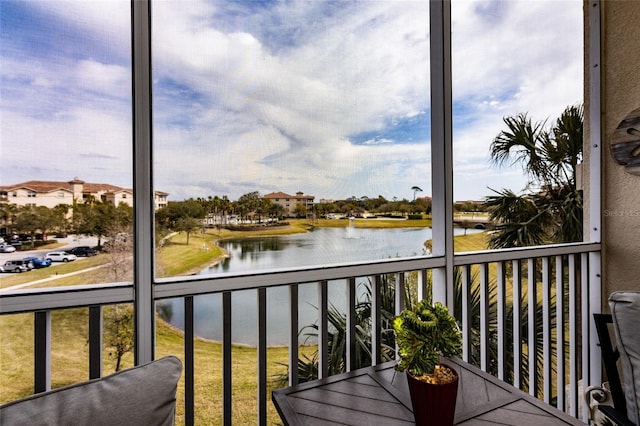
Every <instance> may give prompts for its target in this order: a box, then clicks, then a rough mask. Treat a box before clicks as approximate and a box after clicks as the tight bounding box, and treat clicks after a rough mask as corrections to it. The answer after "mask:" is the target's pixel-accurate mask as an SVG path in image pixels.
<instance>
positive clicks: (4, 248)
mask: <svg viewBox="0 0 640 426" xmlns="http://www.w3.org/2000/svg"><path fill="white" fill-rule="evenodd" d="M14 251H16V248H15V247H14V246H10V245H9V244H0V253H13V252H14Z"/></svg>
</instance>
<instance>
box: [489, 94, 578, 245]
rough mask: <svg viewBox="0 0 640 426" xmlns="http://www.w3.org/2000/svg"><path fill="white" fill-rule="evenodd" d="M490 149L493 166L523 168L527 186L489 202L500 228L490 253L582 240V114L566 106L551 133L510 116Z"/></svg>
mask: <svg viewBox="0 0 640 426" xmlns="http://www.w3.org/2000/svg"><path fill="white" fill-rule="evenodd" d="M504 123H505V125H506V126H507V129H506V130H503V131H501V132H500V133H499V134H498V136H496V138H495V139H494V140H493V142H492V144H491V160H492V162H493V164H494V165H496V166H498V167H502V166H505V165H506V166H514V165H515V166H520V167H522V170H523V171H524V173H525V174H526V175H527V176H528V178H529V182H528V185H527V187H526V188H525V190H524V191H523V193H522V194H515V193H514V192H513V191H511V190H508V189H503V190H501V191H496V190H493V191H494V192H495V194H496V195H491V196H489V197H487V199H486V201H485V204H486V206H487V207H488V208H489V209H490V212H491V216H490V218H491V220H493V221H495V222H497V223H498V225H497V226H496V228H495V232H494V233H493V234H492V235H491V237H490V238H489V245H490V247H491V248H506V247H516V246H520V247H522V246H530V245H538V244H545V243H553V242H575V241H582V193H581V191H580V190H578V189H577V186H576V175H577V167H578V164H579V163H580V161H581V160H582V139H583V111H582V107H581V106H569V107H567V108H566V109H565V110H564V112H563V113H562V115H561V116H560V118H558V119H557V120H556V122H555V123H554V124H553V126H552V127H551V128H550V129H546V127H545V125H546V122H539V123H532V122H531V119H530V118H529V117H528V116H527V114H518V115H517V116H515V117H506V118H505V119H504Z"/></svg>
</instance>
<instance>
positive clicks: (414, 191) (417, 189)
mask: <svg viewBox="0 0 640 426" xmlns="http://www.w3.org/2000/svg"><path fill="white" fill-rule="evenodd" d="M411 190H412V191H413V201H415V200H416V192H422V188H420V187H419V186H412V187H411Z"/></svg>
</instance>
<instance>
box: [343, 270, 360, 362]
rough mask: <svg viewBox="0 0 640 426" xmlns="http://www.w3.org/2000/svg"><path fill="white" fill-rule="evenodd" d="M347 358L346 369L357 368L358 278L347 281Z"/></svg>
mask: <svg viewBox="0 0 640 426" xmlns="http://www.w3.org/2000/svg"><path fill="white" fill-rule="evenodd" d="M346 292H347V297H346V299H347V330H346V332H347V353H346V355H347V360H346V367H347V368H346V370H347V371H351V370H355V369H356V341H357V340H356V304H357V303H358V301H357V298H356V279H355V278H349V279H348V281H347V291H346Z"/></svg>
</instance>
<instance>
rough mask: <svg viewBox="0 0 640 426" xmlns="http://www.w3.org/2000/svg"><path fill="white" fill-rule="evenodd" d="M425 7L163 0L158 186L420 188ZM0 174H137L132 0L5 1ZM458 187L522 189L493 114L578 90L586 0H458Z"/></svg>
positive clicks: (539, 109)
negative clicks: (498, 155)
mask: <svg viewBox="0 0 640 426" xmlns="http://www.w3.org/2000/svg"><path fill="white" fill-rule="evenodd" d="M427 4H428V2H425V1H414V0H408V1H399V0H398V1H357V2H356V1H321V0H308V1H240V0H238V1H224V2H223V1H206V0H183V1H166V0H163V1H157V2H154V3H153V4H152V12H153V30H154V33H153V44H152V49H153V79H154V89H153V90H154V99H153V102H154V104H153V106H154V143H155V145H154V160H155V164H154V170H155V176H154V182H155V184H156V187H157V189H160V190H163V191H166V192H169V193H170V194H171V195H170V199H174V200H177V199H183V198H186V197H200V196H204V197H206V196H208V195H228V196H229V197H230V198H232V199H236V198H237V197H239V196H240V195H242V194H244V193H247V192H251V191H259V192H261V193H263V194H264V193H267V192H271V191H283V192H287V193H295V192H296V191H303V192H304V193H306V194H311V195H315V196H316V198H317V199H320V198H333V199H340V198H345V197H349V196H353V195H355V196H364V195H366V196H368V197H377V196H378V195H383V196H384V197H387V198H389V199H392V198H394V197H397V198H407V199H412V197H413V192H412V191H411V189H410V188H411V187H413V186H416V185H417V186H419V187H421V188H423V190H424V194H429V193H430V185H431V182H430V164H429V163H430V158H429V157H430V154H429V142H430V141H429V137H430V136H429V129H430V122H429V120H430V118H429V117H430V109H429V108H430V106H429V74H428V65H429V54H428V52H429V31H428V8H427ZM0 8H1V9H0V16H1V18H0V19H2V27H1V39H0V42H1V46H0V56H1V57H2V59H1V60H2V68H1V70H0V72H1V80H0V84H1V87H0V89H1V91H2V98H1V101H0V113H1V114H2V129H1V134H0V136H1V146H0V149H1V151H0V155H1V156H2V162H3V170H2V173H1V174H0V184H2V185H8V184H14V183H18V182H21V181H26V180H31V179H41V180H70V179H72V178H73V177H75V176H78V177H80V178H82V179H84V180H86V181H90V182H108V183H113V184H116V185H121V186H131V185H132V183H131V182H132V173H131V162H132V154H131V148H130V146H131V77H130V74H131V68H130V40H129V32H130V29H129V22H130V18H129V4H128V2H126V1H121V0H113V1H77V2H76V1H68V0H65V1H56V0H49V1H39V0H28V1H18V2H13V1H7V0H2V1H1V2H0ZM452 17H453V18H452V19H453V35H452V37H453V86H454V89H453V99H454V198H455V199H457V200H465V199H479V198H482V197H483V196H485V195H488V194H489V193H490V191H489V189H488V188H489V187H490V188H495V189H499V188H503V187H507V188H510V189H513V190H515V191H519V190H521V189H522V188H523V187H524V185H525V180H524V178H523V176H522V173H521V171H520V170H516V169H513V170H496V169H493V168H490V165H489V161H488V152H489V145H490V143H491V141H492V139H493V138H494V137H495V136H496V135H497V134H498V132H499V131H500V130H501V129H502V118H503V117H504V116H508V115H515V114H518V113H520V112H528V113H529V115H530V116H531V117H533V118H534V119H536V120H544V119H554V118H555V117H557V116H558V115H559V114H560V113H561V112H562V110H563V109H564V108H565V107H566V106H567V105H572V104H576V103H579V102H581V99H582V3H581V1H580V0H551V1H543V0H531V1H529V0H509V1H489V0H481V1H480V0H479V1H472V0H453V1H452Z"/></svg>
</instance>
